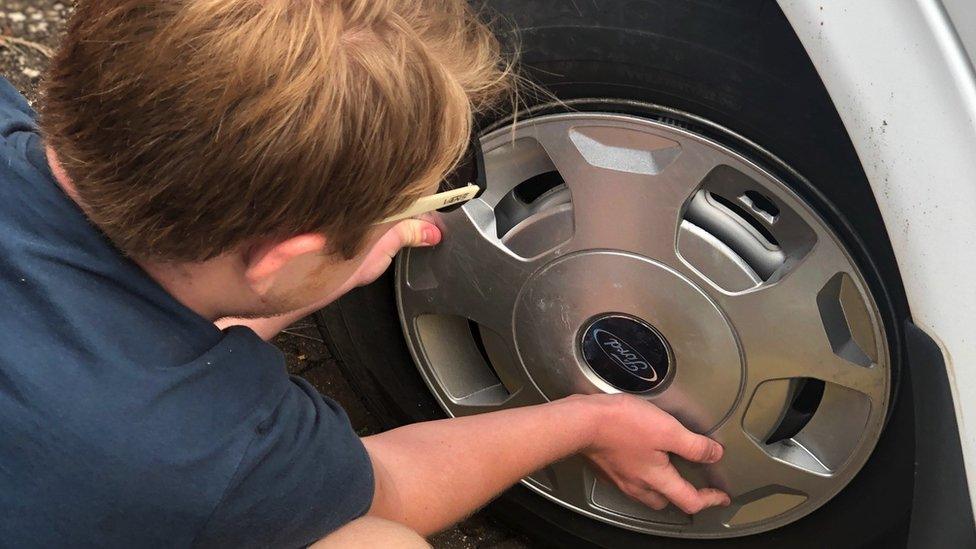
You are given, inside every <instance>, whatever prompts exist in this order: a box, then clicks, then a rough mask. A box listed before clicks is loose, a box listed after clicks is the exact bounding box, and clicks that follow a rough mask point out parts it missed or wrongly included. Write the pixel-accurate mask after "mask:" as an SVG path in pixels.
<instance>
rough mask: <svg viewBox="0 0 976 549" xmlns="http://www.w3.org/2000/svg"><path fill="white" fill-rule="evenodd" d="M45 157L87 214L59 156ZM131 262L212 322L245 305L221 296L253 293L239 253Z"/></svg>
mask: <svg viewBox="0 0 976 549" xmlns="http://www.w3.org/2000/svg"><path fill="white" fill-rule="evenodd" d="M46 154H47V161H48V164H49V165H50V167H51V173H52V174H54V178H55V180H56V181H57V183H58V186H60V187H61V189H62V190H63V191H64V193H65V194H66V195H67V196H68V197H69V198H70V199H71V200H73V201H74V202H75V203H76V204H77V205H78V207H79V208H81V210H82V211H85V205H84V203H83V202H82V201H81V198H80V197H79V195H78V189H77V188H76V187H75V185H74V183H73V182H72V181H71V178H69V177H68V174H67V173H66V172H65V171H64V168H63V167H62V166H61V163H60V162H59V161H58V157H57V154H56V153H55V152H54V150H53V149H51V148H50V147H48V148H47V150H46ZM132 259H133V261H134V262H135V263H136V264H137V265H139V266H140V267H142V269H143V270H144V271H145V272H146V274H148V275H149V276H150V278H152V279H153V280H155V281H156V282H157V283H158V284H159V285H160V286H162V287H163V289H165V290H166V291H167V292H168V293H169V294H170V295H172V296H173V297H174V298H175V299H176V300H177V301H179V302H180V303H182V304H183V305H184V306H186V307H187V308H189V309H190V310H192V311H194V312H195V313H197V314H198V315H200V316H202V317H203V318H206V319H209V320H216V319H218V318H222V317H225V316H228V315H231V314H233V313H234V311H238V310H241V308H242V307H243V306H244V304H243V303H236V302H235V301H238V300H234V299H226V298H224V299H221V297H222V296H247V295H249V294H250V289H249V288H248V287H247V286H246V285H244V284H243V281H242V280H241V278H240V276H239V275H238V273H239V272H240V270H239V266H240V258H239V257H237V255H236V254H227V255H222V256H220V257H217V258H214V259H210V260H207V261H201V262H165V261H153V260H146V259H139V258H132ZM235 290H236V291H235Z"/></svg>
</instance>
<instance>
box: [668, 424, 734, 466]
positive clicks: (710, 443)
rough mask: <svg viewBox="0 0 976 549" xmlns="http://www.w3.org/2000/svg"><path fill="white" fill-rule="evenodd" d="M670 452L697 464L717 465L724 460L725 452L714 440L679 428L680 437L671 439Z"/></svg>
mask: <svg viewBox="0 0 976 549" xmlns="http://www.w3.org/2000/svg"><path fill="white" fill-rule="evenodd" d="M667 450H668V451H670V452H672V453H675V454H678V455H679V456H681V457H683V458H685V459H687V460H688V461H694V462H696V463H715V462H716V461H718V460H720V459H722V454H723V453H724V452H725V451H724V449H723V448H722V445H721V444H719V443H717V442H715V441H714V440H712V439H710V438H708V437H706V436H703V435H698V434H695V433H692V432H691V431H689V430H687V429H685V428H684V427H679V429H678V435H677V436H675V437H673V438H672V439H671V445H670V448H667Z"/></svg>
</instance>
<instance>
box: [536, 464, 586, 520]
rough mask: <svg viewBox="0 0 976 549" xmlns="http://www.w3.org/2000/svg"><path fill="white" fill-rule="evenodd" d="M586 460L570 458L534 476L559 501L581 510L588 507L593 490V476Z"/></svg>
mask: <svg viewBox="0 0 976 549" xmlns="http://www.w3.org/2000/svg"><path fill="white" fill-rule="evenodd" d="M588 467H589V465H587V463H586V460H585V459H583V458H582V457H580V456H570V457H568V458H566V459H563V460H560V461H557V462H555V463H553V464H551V465H549V466H548V467H546V468H545V469H543V470H542V471H540V472H539V473H537V475H534V476H536V477H537V478H539V479H540V480H542V481H543V482H545V483H547V484H549V485H550V487H551V488H552V491H553V493H554V494H557V495H558V496H559V499H561V500H562V501H565V502H567V503H571V504H572V505H576V506H579V507H581V508H584V509H586V508H589V507H590V492H591V491H592V488H593V474H592V473H591V472H590V471H589V469H588Z"/></svg>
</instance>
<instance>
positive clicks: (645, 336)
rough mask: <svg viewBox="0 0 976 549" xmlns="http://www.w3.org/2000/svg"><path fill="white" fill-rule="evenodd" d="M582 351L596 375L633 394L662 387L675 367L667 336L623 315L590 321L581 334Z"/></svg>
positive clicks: (603, 316) (609, 314)
mask: <svg viewBox="0 0 976 549" xmlns="http://www.w3.org/2000/svg"><path fill="white" fill-rule="evenodd" d="M580 352H581V354H582V355H583V359H584V360H585V361H586V363H587V365H589V367H590V369H592V370H593V372H594V373H596V374H597V375H598V376H600V377H601V378H603V379H604V380H605V381H606V382H607V383H609V384H611V385H613V386H614V387H616V388H617V389H620V390H621V391H628V392H632V393H643V392H647V391H652V390H654V389H658V388H660V387H661V385H662V384H663V383H664V382H665V381H666V380H667V379H670V376H669V373H670V372H671V369H672V367H673V364H672V358H671V351H670V348H669V347H668V344H667V341H665V339H664V336H662V335H661V333H660V332H658V331H657V330H656V329H654V328H653V327H651V325H650V324H648V323H646V322H644V321H643V320H641V319H639V318H636V317H632V316H630V315H625V314H622V313H607V314H605V315H601V316H600V317H598V318H596V319H594V320H593V321H592V322H590V323H589V324H588V325H587V326H586V327H585V328H584V329H583V332H582V334H581V337H580Z"/></svg>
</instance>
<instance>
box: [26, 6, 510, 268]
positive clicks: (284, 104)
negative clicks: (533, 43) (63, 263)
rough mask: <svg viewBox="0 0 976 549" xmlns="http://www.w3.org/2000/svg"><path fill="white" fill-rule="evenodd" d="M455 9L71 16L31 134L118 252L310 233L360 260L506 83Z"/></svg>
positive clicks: (462, 9)
mask: <svg viewBox="0 0 976 549" xmlns="http://www.w3.org/2000/svg"><path fill="white" fill-rule="evenodd" d="M509 76H510V71H509V67H508V65H507V64H506V63H505V62H504V61H503V60H502V56H501V55H500V53H499V45H498V42H497V41H496V39H495V38H494V36H493V35H492V33H491V32H490V31H489V29H488V28H487V27H486V26H485V25H484V24H483V22H481V21H480V20H479V18H478V15H477V14H476V13H474V12H473V11H472V9H471V8H470V7H469V6H468V5H467V2H466V1H465V0H79V2H78V3H77V6H76V10H75V13H74V15H73V17H72V19H71V21H70V23H69V27H68V30H67V33H66V36H65V38H64V41H63V43H62V45H61V46H60V48H59V50H58V51H57V53H56V55H55V57H54V58H53V59H52V62H51V66H50V70H49V72H48V75H47V76H46V79H45V81H44V83H43V84H42V99H41V127H42V132H43V134H44V136H45V139H46V141H47V143H48V145H49V146H51V147H52V148H53V150H54V151H55V153H56V155H57V157H58V159H59V161H60V163H61V164H62V167H63V168H64V170H65V172H66V173H67V175H68V177H69V178H70V179H71V181H72V183H73V184H74V186H75V188H76V191H77V195H78V198H79V201H80V202H81V204H82V207H83V208H84V210H85V212H86V214H87V215H88V216H89V218H90V219H91V220H92V221H93V223H95V224H96V225H97V226H98V227H99V228H100V229H101V230H102V231H103V232H104V233H105V234H106V235H107V236H108V238H109V239H111V240H112V242H113V243H114V244H115V245H116V246H117V247H118V248H119V249H120V250H121V251H123V252H124V253H127V254H129V255H131V256H134V257H139V258H146V259H156V260H160V261H202V260H206V259H209V258H212V257H216V256H218V255H221V254H223V253H225V252H229V251H233V250H235V249H237V248H238V247H239V246H241V245H244V244H246V243H248V242H250V241H252V240H255V239H262V238H269V237H287V236H289V235H294V234H302V233H306V232H321V233H324V234H326V235H327V237H328V238H329V240H330V242H331V248H332V249H333V250H334V251H335V252H337V253H339V254H341V255H342V256H344V257H347V258H348V257H352V256H353V255H355V254H356V253H357V252H358V251H359V249H360V247H361V245H362V240H363V238H364V236H365V235H366V233H367V231H368V228H369V225H370V224H371V223H374V222H376V221H378V220H380V219H382V218H383V217H385V216H387V215H389V214H391V213H394V212H395V211H396V210H398V209H400V208H403V207H405V206H406V205H407V204H408V203H409V202H410V201H412V200H414V199H416V198H417V197H418V196H419V195H420V193H422V192H423V191H424V190H425V189H427V188H429V187H430V185H431V184H433V183H434V182H436V181H437V180H438V179H439V178H440V177H442V176H443V174H444V173H445V172H446V171H448V170H449V169H450V168H451V167H452V166H453V165H454V164H455V163H456V162H457V161H458V158H459V157H460V156H461V154H462V152H463V150H464V148H465V146H466V144H467V142H468V138H469V134H470V131H471V126H472V120H473V117H474V116H475V115H476V114H477V113H479V112H481V111H483V110H485V109H488V108H490V107H491V106H493V105H494V104H495V103H496V101H497V100H498V99H499V98H500V97H501V96H502V95H503V94H504V91H505V90H506V88H507V87H508V85H509V80H510V79H509Z"/></svg>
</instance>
